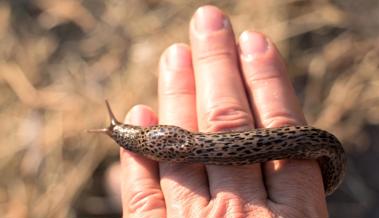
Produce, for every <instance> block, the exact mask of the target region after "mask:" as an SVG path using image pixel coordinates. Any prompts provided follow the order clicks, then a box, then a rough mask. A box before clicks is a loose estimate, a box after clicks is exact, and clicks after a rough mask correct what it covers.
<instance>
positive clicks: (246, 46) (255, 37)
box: [239, 31, 268, 58]
mask: <svg viewBox="0 0 379 218" xmlns="http://www.w3.org/2000/svg"><path fill="white" fill-rule="evenodd" d="M239 44H240V50H241V52H242V55H243V56H245V57H246V58H253V57H254V56H256V55H259V54H262V53H265V52H266V50H267V48H268V42H267V39H266V37H265V36H264V35H262V34H260V33H257V32H249V31H245V32H243V33H242V34H241V36H240V43H239Z"/></svg>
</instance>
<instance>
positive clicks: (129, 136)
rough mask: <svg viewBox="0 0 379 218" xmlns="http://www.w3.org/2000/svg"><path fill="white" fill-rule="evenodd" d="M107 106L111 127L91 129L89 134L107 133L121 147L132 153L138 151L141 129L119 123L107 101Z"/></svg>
mask: <svg viewBox="0 0 379 218" xmlns="http://www.w3.org/2000/svg"><path fill="white" fill-rule="evenodd" d="M105 104H106V106H107V110H108V114H109V118H110V120H111V122H110V125H109V126H108V127H107V128H102V129H90V130H87V131H88V132H89V133H105V134H107V135H109V136H110V137H111V138H112V139H113V140H115V141H116V142H117V144H119V145H120V146H121V147H123V148H125V149H128V150H131V151H136V150H138V140H137V139H138V138H139V137H140V132H141V127H139V126H133V125H128V124H123V123H121V122H119V121H118V120H117V119H116V117H115V116H114V114H113V112H112V109H111V107H110V105H109V102H108V101H107V100H105Z"/></svg>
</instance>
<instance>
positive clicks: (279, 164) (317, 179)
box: [240, 32, 325, 209]
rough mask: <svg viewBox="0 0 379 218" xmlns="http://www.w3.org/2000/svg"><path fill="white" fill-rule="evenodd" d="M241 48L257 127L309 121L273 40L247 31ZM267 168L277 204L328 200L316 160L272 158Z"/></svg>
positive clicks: (266, 172) (268, 179)
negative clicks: (278, 159)
mask: <svg viewBox="0 0 379 218" xmlns="http://www.w3.org/2000/svg"><path fill="white" fill-rule="evenodd" d="M240 50H241V54H240V60H241V65H242V69H243V75H244V77H245V81H246V83H247V86H248V90H249V93H250V100H251V105H252V108H253V111H254V115H255V118H256V123H257V127H260V128H269V127H280V126H285V125H301V124H305V123H306V121H305V119H304V116H303V113H302V111H301V108H300V105H299V102H298V100H297V97H296V95H295V92H294V89H293V87H292V85H291V83H290V81H289V78H288V76H287V73H286V70H285V66H284V64H283V60H282V59H281V57H280V55H279V53H278V51H277V50H276V48H275V46H274V45H273V44H272V42H271V41H270V40H268V39H267V38H266V37H265V36H263V35H262V34H260V33H256V32H244V33H243V34H242V35H241V37H240ZM264 171H265V173H264V174H265V181H266V186H267V189H268V192H269V195H270V198H271V199H272V200H273V201H275V202H277V203H283V204H285V203H288V202H283V201H285V200H288V199H291V200H293V199H297V200H301V202H303V203H304V204H305V205H306V201H307V200H312V199H310V198H309V196H315V197H313V198H314V199H317V200H320V199H324V196H323V193H324V191H323V187H322V177H321V174H320V169H319V166H318V165H317V163H316V161H305V160H304V161H300V160H291V161H289V160H282V161H271V162H268V163H267V164H265V165H264ZM304 190H307V191H306V192H305V191H304ZM314 199H313V200H314ZM312 203H314V202H312ZM324 209H325V208H324Z"/></svg>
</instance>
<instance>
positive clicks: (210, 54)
mask: <svg viewBox="0 0 379 218" xmlns="http://www.w3.org/2000/svg"><path fill="white" fill-rule="evenodd" d="M233 58H234V53H233V52H232V51H230V50H225V49H220V50H213V51H207V52H205V51H204V52H202V53H200V54H198V55H197V56H196V61H197V62H198V63H199V64H210V63H215V62H221V61H225V60H232V59H233Z"/></svg>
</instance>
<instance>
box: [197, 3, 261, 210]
mask: <svg viewBox="0 0 379 218" xmlns="http://www.w3.org/2000/svg"><path fill="white" fill-rule="evenodd" d="M190 34H191V46H192V52H193V61H194V68H195V77H196V92H197V95H196V97H197V113H198V125H199V130H200V131H203V132H204V131H205V132H217V131H228V130H229V131H230V130H236V129H246V128H252V127H253V117H252V115H251V112H250V108H249V103H248V100H247V96H246V94H245V90H244V85H243V82H242V79H241V76H240V73H239V67H238V66H239V65H238V61H237V54H236V46H235V41H234V35H233V31H232V27H231V25H230V23H229V21H228V19H227V18H226V16H225V15H224V14H223V13H222V12H221V11H220V10H219V9H218V8H216V7H213V6H204V7H202V8H200V9H198V10H197V11H196V13H195V15H194V18H193V19H192V22H191V29H190ZM207 172H208V178H209V186H210V192H211V195H212V197H215V198H224V197H226V198H233V199H237V201H239V202H240V203H241V202H242V204H243V203H246V202H250V201H252V200H253V199H257V198H258V199H265V194H264V186H263V181H262V177H261V171H260V165H259V164H255V165H251V166H243V167H233V166H228V167H227V166H212V165H209V166H207ZM257 190H261V191H257ZM262 190H263V191H262Z"/></svg>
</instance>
